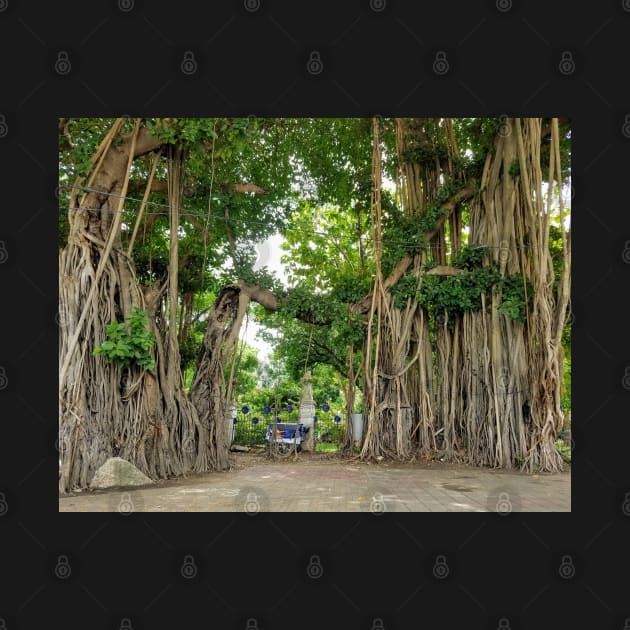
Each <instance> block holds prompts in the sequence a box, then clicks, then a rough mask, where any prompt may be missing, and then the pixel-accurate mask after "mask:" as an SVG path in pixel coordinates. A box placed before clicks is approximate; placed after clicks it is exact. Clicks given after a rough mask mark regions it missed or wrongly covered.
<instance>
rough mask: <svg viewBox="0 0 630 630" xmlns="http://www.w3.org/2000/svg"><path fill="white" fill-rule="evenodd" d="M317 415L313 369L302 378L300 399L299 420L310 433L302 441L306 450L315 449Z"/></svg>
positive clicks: (307, 371)
mask: <svg viewBox="0 0 630 630" xmlns="http://www.w3.org/2000/svg"><path fill="white" fill-rule="evenodd" d="M314 416H315V401H314V400H313V377H312V376H311V371H310V370H306V372H305V374H304V378H303V379H302V397H301V399H300V414H299V419H298V422H299V423H301V424H303V425H304V427H305V428H306V429H308V433H307V434H306V435H305V437H304V442H303V443H302V449H303V450H305V451H314V450H315V434H314V432H315V429H314V426H315V423H314V422H313V417H314Z"/></svg>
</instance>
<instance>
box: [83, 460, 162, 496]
mask: <svg viewBox="0 0 630 630" xmlns="http://www.w3.org/2000/svg"><path fill="white" fill-rule="evenodd" d="M151 483H154V481H153V480H152V479H149V478H148V477H147V476H146V475H145V474H144V473H143V472H141V471H140V470H138V469H137V468H136V467H135V466H134V465H133V464H130V463H129V462H128V461H127V460H125V459H123V458H122V457H110V458H109V459H108V460H107V461H106V462H105V463H104V464H103V465H102V466H101V467H100V468H99V469H98V470H97V471H96V472H95V473H94V477H92V481H91V482H90V487H91V488H99V489H102V488H114V487H117V486H145V485H148V484H151Z"/></svg>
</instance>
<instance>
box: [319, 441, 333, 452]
mask: <svg viewBox="0 0 630 630" xmlns="http://www.w3.org/2000/svg"><path fill="white" fill-rule="evenodd" d="M338 450H339V446H338V445H337V444H330V443H327V442H320V443H319V444H316V445H315V452H316V453H336V452H337V451H338Z"/></svg>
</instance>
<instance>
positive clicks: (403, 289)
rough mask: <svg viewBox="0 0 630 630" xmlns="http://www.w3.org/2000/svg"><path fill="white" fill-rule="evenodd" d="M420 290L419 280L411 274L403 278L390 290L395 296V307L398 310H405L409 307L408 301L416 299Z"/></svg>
mask: <svg viewBox="0 0 630 630" xmlns="http://www.w3.org/2000/svg"><path fill="white" fill-rule="evenodd" d="M417 288H418V278H416V276H414V275H413V274H411V273H408V274H407V275H405V276H403V277H402V278H401V279H400V280H399V281H398V282H397V283H396V284H395V285H394V286H393V287H392V288H391V290H390V292H391V294H392V295H393V296H394V306H395V307H396V308H404V307H405V306H406V305H407V299H408V298H410V297H416V291H417Z"/></svg>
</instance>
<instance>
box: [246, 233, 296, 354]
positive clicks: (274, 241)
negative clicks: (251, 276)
mask: <svg viewBox="0 0 630 630" xmlns="http://www.w3.org/2000/svg"><path fill="white" fill-rule="evenodd" d="M283 242H284V238H283V237H282V236H281V235H280V234H274V235H273V236H270V237H269V238H268V239H267V240H265V241H262V242H260V243H258V244H257V245H256V251H257V252H258V258H257V260H256V264H255V265H254V269H255V270H258V269H260V268H261V267H265V266H266V267H267V268H268V269H269V271H271V272H273V273H275V274H276V276H277V277H278V278H280V280H281V281H282V283H283V284H285V285H286V282H287V275H286V273H285V270H284V265H282V263H281V262H280V256H282V253H283V252H282V250H281V249H280V245H281V244H282V243H283ZM258 330H260V326H259V325H258V324H257V323H256V321H255V320H254V318H253V317H251V316H250V318H249V323H248V324H247V330H245V325H244V324H243V326H242V327H241V332H240V335H239V336H240V338H241V339H244V340H245V341H246V342H247V343H248V344H249V345H250V346H253V347H254V348H256V349H257V350H258V359H259V360H260V361H261V363H262V362H264V361H268V360H269V355H270V354H271V352H272V350H273V348H272V347H271V346H270V345H269V344H268V343H266V342H265V341H263V340H262V339H257V338H256V332H257V331H258Z"/></svg>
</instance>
